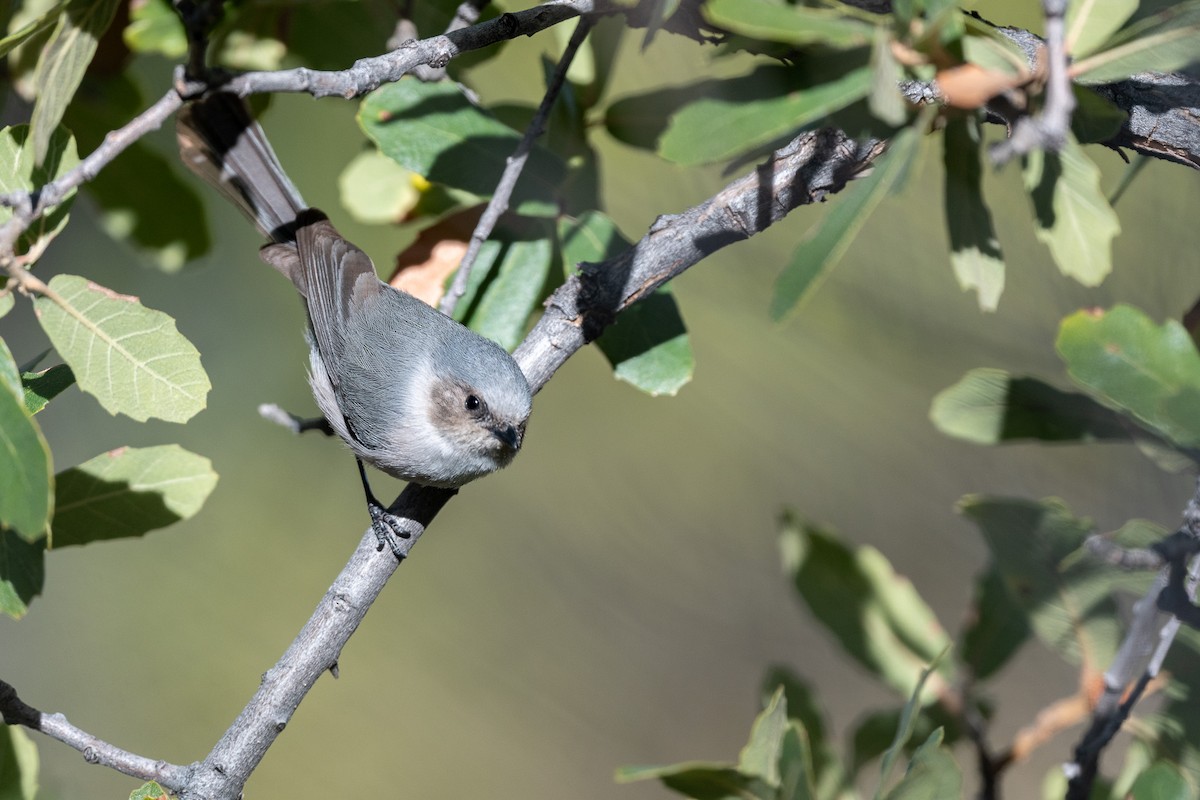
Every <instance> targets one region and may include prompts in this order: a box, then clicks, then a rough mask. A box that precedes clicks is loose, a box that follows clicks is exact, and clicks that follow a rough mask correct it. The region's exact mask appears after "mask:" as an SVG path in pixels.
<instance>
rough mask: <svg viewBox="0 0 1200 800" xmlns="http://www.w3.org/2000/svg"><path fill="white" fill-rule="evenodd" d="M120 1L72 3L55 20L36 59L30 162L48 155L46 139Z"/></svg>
mask: <svg viewBox="0 0 1200 800" xmlns="http://www.w3.org/2000/svg"><path fill="white" fill-rule="evenodd" d="M118 5H120V0H75V2H72V3H71V4H70V5H69V6H68V7H67V8H66V10H65V11H63V13H62V14H61V15H60V16H59V18H58V25H57V27H55V29H54V33H52V34H51V35H50V41H49V42H48V43H47V44H46V47H45V48H44V49H43V50H42V54H41V57H40V58H39V59H38V66H37V76H36V78H35V79H34V81H35V85H36V87H37V98H38V99H37V103H35V104H34V106H33V119H32V120H31V121H30V128H31V129H32V131H33V133H32V135H31V137H30V138H31V139H32V142H33V154H34V163H35V164H42V163H44V161H45V159H46V156H47V154H49V153H50V152H51V148H50V137H51V135H53V134H54V132H55V130H56V129H57V128H58V123H59V122H61V121H62V118H63V112H64V111H66V108H67V105H68V104H69V103H70V102H71V98H72V97H74V96H75V90H76V89H78V88H79V83H80V81H82V80H83V73H84V72H85V71H86V70H87V66H88V64H90V63H91V61H92V56H93V55H95V53H96V47H97V45H98V44H99V43H100V37H101V36H102V35H103V34H104V31H106V30H107V29H108V25H109V23H110V22H112V18H113V13H114V12H115V11H116V10H117V6H118Z"/></svg>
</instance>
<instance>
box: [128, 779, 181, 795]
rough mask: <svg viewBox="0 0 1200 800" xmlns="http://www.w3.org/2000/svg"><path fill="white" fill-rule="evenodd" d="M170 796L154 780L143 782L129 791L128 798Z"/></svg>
mask: <svg viewBox="0 0 1200 800" xmlns="http://www.w3.org/2000/svg"><path fill="white" fill-rule="evenodd" d="M170 797H171V796H170V795H169V794H167V790H166V789H164V788H162V787H161V786H159V785H158V783H157V782H155V781H150V782H149V783H143V784H142V785H141V786H139V787H138V788H136V789H134V790H133V791H132V792H130V793H129V800H170Z"/></svg>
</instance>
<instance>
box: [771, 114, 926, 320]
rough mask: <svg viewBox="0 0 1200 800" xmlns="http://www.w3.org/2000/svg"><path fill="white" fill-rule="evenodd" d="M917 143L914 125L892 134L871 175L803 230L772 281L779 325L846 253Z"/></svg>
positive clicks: (773, 308) (773, 313) (773, 314)
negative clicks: (797, 242)
mask: <svg viewBox="0 0 1200 800" xmlns="http://www.w3.org/2000/svg"><path fill="white" fill-rule="evenodd" d="M919 141H920V134H919V132H918V130H917V127H916V126H909V127H907V128H904V129H903V130H901V131H900V132H899V133H897V134H896V136H895V137H894V138H893V139H892V142H891V144H890V145H889V146H888V150H887V152H886V153H884V154H883V156H882V157H880V158H879V159H878V160H877V161H876V162H875V164H874V166H873V167H872V171H871V174H870V175H868V176H866V177H865V178H860V179H858V180H857V181H855V182H854V183H853V184H852V185H850V186H849V187H847V189H846V191H845V192H844V196H843V197H841V198H840V199H839V201H838V202H837V204H836V205H834V207H833V208H831V209H830V210H829V213H828V214H826V215H825V219H823V220H821V222H819V223H818V224H817V225H816V226H814V227H813V228H810V229H809V231H808V233H807V234H805V236H804V240H803V241H801V243H800V246H799V247H797V248H796V251H795V252H794V253H793V254H792V258H791V261H789V262H788V265H787V266H786V267H784V268H783V272H781V273H780V275H779V278H778V279H777V280H776V281H775V294H774V296H773V297H772V298H771V317H772V319H775V320H782V319H784V318H785V317H787V316H788V315H789V314H791V313H792V312H794V311H795V310H797V308H799V305H800V302H801V301H802V300H803V299H804V298H805V297H807V296H808V295H809V294H810V293H811V291H812V289H813V288H814V287H815V286H816V284H817V283H818V282H819V281H820V280H821V279H822V278H823V277H824V276H825V275H826V274H827V273H828V271H829V269H830V268H832V267H833V266H834V265H836V264H837V262H838V261H840V260H841V258H842V256H843V255H845V254H846V251H847V250H848V249H850V243H851V242H853V241H854V238H855V236H857V234H858V232H859V231H860V230H862V227H863V225H864V224H865V223H866V221H867V218H868V217H869V216H870V215H871V212H872V211H874V210H875V208H876V206H878V205H879V203H880V201H882V200H883V198H884V197H885V196H886V195H887V193H888V192H889V191H890V190H891V188H892V186H893V185H894V184H895V183H896V182H897V181H898V179H899V178H900V176H901V174H902V173H903V172H904V171H905V167H906V165H907V162H908V160H909V159H910V158H912V157H913V154H914V153H915V152H916V149H917V144H918V142H919Z"/></svg>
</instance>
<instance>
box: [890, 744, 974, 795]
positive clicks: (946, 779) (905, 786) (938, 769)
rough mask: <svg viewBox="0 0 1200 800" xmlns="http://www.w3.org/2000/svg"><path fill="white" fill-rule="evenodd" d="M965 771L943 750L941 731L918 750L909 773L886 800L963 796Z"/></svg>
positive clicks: (910, 763) (910, 765)
mask: <svg viewBox="0 0 1200 800" xmlns="http://www.w3.org/2000/svg"><path fill="white" fill-rule="evenodd" d="M962 784H963V779H962V772H961V771H960V770H959V768H958V764H957V763H956V762H955V761H954V757H953V756H952V755H950V753H949V751H947V750H946V748H944V747H942V731H941V729H940V728H939V729H938V730H936V731H934V732H933V733H932V734H930V736H929V738H928V739H926V740H925V743H924V744H922V745H921V746H920V747H918V748H917V752H916V753H915V754H913V758H912V761H911V762H909V765H908V771H907V772H906V773H905V774H904V777H903V778H901V779H900V782H899V783H898V784H896V786H895V788H893V789H892V790H891V791H890V792H888V793H887V795H886V797H887V800H948V799H949V798H956V797H962Z"/></svg>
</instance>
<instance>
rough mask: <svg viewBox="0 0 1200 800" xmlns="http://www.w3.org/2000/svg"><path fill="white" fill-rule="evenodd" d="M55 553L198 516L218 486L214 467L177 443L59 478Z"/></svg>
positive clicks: (132, 450)
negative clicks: (210, 494) (63, 548)
mask: <svg viewBox="0 0 1200 800" xmlns="http://www.w3.org/2000/svg"><path fill="white" fill-rule="evenodd" d="M57 484H58V486H57V491H56V496H55V509H54V522H53V524H52V529H53V533H52V535H51V545H52V546H53V547H55V548H58V547H67V546H69V545H78V544H87V543H88V542H96V541H103V540H107V539H122V538H126V537H131V536H142V535H143V534H146V533H148V532H150V531H152V530H157V529H159V528H164V527H166V526H168V525H171V524H172V523H175V522H178V521H179V520H183V519H189V518H191V517H193V516H195V515H196V513H197V512H198V511H199V510H200V507H201V506H203V505H204V501H205V500H206V499H207V498H208V495H209V493H210V492H212V490H213V487H215V486H216V485H217V473H216V472H214V471H213V468H212V462H210V461H209V460H208V459H207V458H204V457H203V456H198V455H196V454H195V453H189V452H188V451H187V450H184V449H183V448H182V447H180V446H179V445H176V444H168V445H158V446H156V447H143V448H137V447H122V448H120V449H118V450H113V451H111V452H109V453H103V454H101V455H98V456H96V457H95V458H93V459H90V460H88V461H85V462H84V463H82V464H80V465H79V466H77V467H72V468H71V469H68V470H64V471H63V472H60V473H59V474H58V480H57Z"/></svg>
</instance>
